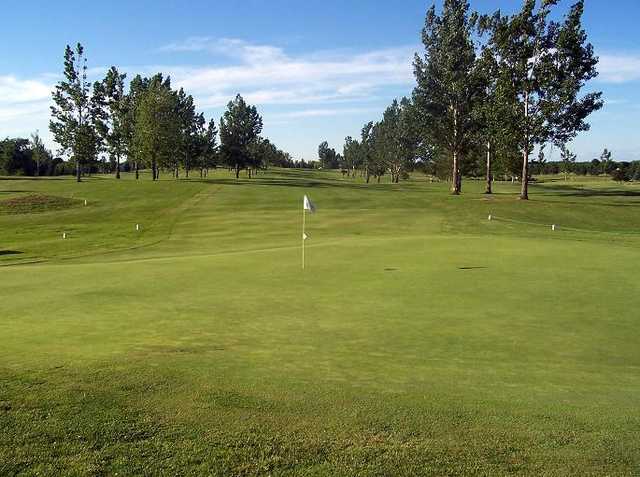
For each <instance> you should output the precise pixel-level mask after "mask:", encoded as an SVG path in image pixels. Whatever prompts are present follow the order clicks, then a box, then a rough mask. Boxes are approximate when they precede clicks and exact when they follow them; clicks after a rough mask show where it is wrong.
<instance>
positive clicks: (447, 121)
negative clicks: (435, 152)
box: [414, 0, 482, 194]
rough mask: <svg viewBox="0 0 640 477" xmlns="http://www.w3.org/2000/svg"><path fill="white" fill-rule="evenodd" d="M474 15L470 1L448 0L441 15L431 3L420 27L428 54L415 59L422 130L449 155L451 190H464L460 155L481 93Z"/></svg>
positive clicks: (416, 91)
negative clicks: (471, 11) (423, 24)
mask: <svg viewBox="0 0 640 477" xmlns="http://www.w3.org/2000/svg"><path fill="white" fill-rule="evenodd" d="M475 20H476V15H475V14H473V15H470V14H469V3H468V2H467V1H466V0H445V1H444V5H443V9H442V14H441V15H437V14H436V10H435V6H432V7H431V8H430V9H429V10H428V11H427V16H426V19H425V26H424V29H423V31H422V43H423V44H424V47H425V53H424V58H421V57H420V56H419V55H417V54H416V56H415V60H414V72H415V76H416V80H417V86H416V89H415V91H414V103H415V105H416V107H417V108H418V112H419V118H420V123H421V125H422V126H423V128H424V129H423V131H424V132H423V134H426V135H428V136H429V139H430V141H429V142H431V143H432V144H435V145H437V146H439V147H441V148H442V149H445V150H447V151H448V152H449V153H450V154H451V158H452V174H451V176H452V187H451V191H452V193H453V194H459V193H460V191H461V189H462V176H461V168H462V167H461V162H462V160H463V157H462V156H463V154H464V153H465V151H466V150H467V148H468V147H469V142H470V140H471V138H472V135H473V132H474V130H475V128H476V124H475V117H474V115H473V109H474V107H475V105H476V104H477V100H478V98H479V96H480V93H481V92H482V82H481V81H480V77H479V75H478V74H477V71H476V68H475V66H476V64H475V61H476V53H475V46H474V43H473V41H472V30H473V28H474V26H475Z"/></svg>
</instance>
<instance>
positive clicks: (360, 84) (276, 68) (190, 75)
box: [157, 37, 415, 108]
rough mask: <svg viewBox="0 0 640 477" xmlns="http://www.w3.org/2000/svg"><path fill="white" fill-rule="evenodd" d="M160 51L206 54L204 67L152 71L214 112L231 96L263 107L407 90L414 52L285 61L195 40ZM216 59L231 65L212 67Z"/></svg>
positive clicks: (248, 47) (238, 45)
mask: <svg viewBox="0 0 640 477" xmlns="http://www.w3.org/2000/svg"><path fill="white" fill-rule="evenodd" d="M160 51H161V52H165V53H167V52H168V53H178V54H179V53H181V52H203V53H206V54H208V55H211V56H210V57H211V64H210V65H205V66H191V67H157V69H158V70H160V71H165V72H167V73H168V74H170V75H171V77H172V79H173V82H174V84H176V85H178V86H182V87H184V88H185V90H187V91H189V92H190V93H191V94H193V95H194V97H196V99H197V100H198V102H199V104H200V106H201V107H204V108H215V107H221V106H223V105H224V104H226V102H227V101H229V100H230V99H231V98H232V97H233V96H234V95H235V94H236V93H241V94H243V96H245V97H246V98H247V99H248V100H249V101H251V102H254V103H256V104H258V105H265V104H310V103H318V102H345V101H367V100H370V99H371V98H372V97H375V96H376V94H377V93H379V92H380V90H382V89H384V88H386V87H389V86H394V87H400V86H403V87H407V90H408V89H409V87H410V85H411V84H412V83H413V73H412V66H411V61H412V57H413V52H414V51H415V48H413V47H401V48H389V49H382V50H376V51H370V52H365V53H344V52H341V53H337V52H321V53H315V54H311V55H302V56H291V55H288V54H286V53H285V52H284V50H283V49H281V48H278V47H275V46H270V45H254V44H250V43H247V42H245V41H242V40H236V39H220V40H215V39H211V38H206V37H198V38H189V39H187V40H185V41H183V42H180V43H172V44H170V45H166V46H164V47H162V48H160ZM219 57H224V58H225V59H226V60H227V61H228V60H231V61H232V64H225V65H220V64H219V63H218V64H216V61H215V60H216V59H219ZM407 92H408V91H407Z"/></svg>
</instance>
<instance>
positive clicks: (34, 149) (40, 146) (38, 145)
mask: <svg viewBox="0 0 640 477" xmlns="http://www.w3.org/2000/svg"><path fill="white" fill-rule="evenodd" d="M48 156H49V152H48V151H47V149H46V148H45V147H44V142H42V138H41V137H40V133H39V132H38V131H36V132H34V133H33V134H32V135H31V159H32V160H33V162H35V165H36V170H35V176H36V177H37V176H39V175H40V166H41V165H42V163H43V162H44V161H46V160H47V159H48Z"/></svg>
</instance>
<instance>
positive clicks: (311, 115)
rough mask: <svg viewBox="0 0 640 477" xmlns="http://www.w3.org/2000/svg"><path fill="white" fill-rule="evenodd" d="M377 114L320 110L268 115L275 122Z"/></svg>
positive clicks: (370, 109)
mask: <svg viewBox="0 0 640 477" xmlns="http://www.w3.org/2000/svg"><path fill="white" fill-rule="evenodd" d="M377 112H379V111H378V110H377V109H374V108H333V109H332V108H321V109H303V110H299V111H288V112H286V113H276V114H271V115H269V117H270V118H273V119H276V120H282V119H296V118H317V117H326V116H343V115H349V114H364V113H367V114H375V113H377Z"/></svg>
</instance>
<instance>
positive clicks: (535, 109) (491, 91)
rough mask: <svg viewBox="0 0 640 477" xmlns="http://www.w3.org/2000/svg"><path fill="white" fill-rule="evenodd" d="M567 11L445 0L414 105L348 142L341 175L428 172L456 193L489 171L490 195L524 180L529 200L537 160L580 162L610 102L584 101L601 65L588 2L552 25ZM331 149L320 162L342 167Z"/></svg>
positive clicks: (546, 3)
mask: <svg viewBox="0 0 640 477" xmlns="http://www.w3.org/2000/svg"><path fill="white" fill-rule="evenodd" d="M558 3H559V0H542V1H536V0H524V1H523V3H522V8H521V9H520V11H519V12H517V13H515V14H514V15H504V14H502V13H501V12H500V11H498V12H496V13H494V14H491V15H481V14H479V13H477V12H471V11H470V7H469V2H468V1H466V0H444V2H443V8H442V11H441V12H440V13H438V12H436V9H435V6H433V7H431V8H430V9H429V10H428V11H427V15H426V20H425V26H424V29H423V31H422V43H423V44H424V52H423V54H422V55H418V54H416V56H415V59H414V72H415V77H416V83H417V84H416V87H415V89H414V90H413V93H412V95H411V97H410V98H402V99H401V100H400V101H394V102H393V103H392V105H391V106H389V107H388V108H387V110H386V111H385V112H384V114H383V117H382V119H381V120H380V121H378V122H371V123H367V124H366V125H365V126H364V127H363V129H362V132H361V136H360V137H359V138H352V137H347V138H346V140H345V144H344V150H343V156H342V158H341V161H340V162H341V163H340V164H339V166H340V167H342V168H343V171H345V172H346V171H348V172H350V173H351V174H355V172H356V170H360V172H361V174H362V175H363V176H365V177H366V180H367V182H368V181H369V180H370V178H371V177H374V178H376V179H377V180H379V178H380V176H382V175H384V174H387V173H388V174H390V175H391V179H392V181H393V182H397V181H398V180H399V179H400V178H402V177H403V176H406V174H407V171H410V170H412V169H414V168H420V169H422V170H425V171H430V172H431V173H432V174H433V175H435V176H438V177H443V178H447V179H448V180H450V181H451V191H452V193H453V194H460V192H461V191H462V177H463V176H465V175H471V176H476V175H477V174H478V173H479V172H480V171H482V172H483V175H484V177H485V179H486V192H487V193H488V194H490V193H491V192H492V182H493V178H494V174H495V173H496V172H497V171H499V172H503V173H505V174H509V175H510V176H511V177H513V178H514V179H515V178H517V179H518V180H520V181H521V183H522V189H521V193H520V197H521V198H522V199H527V198H528V183H529V181H530V180H531V175H532V173H533V170H534V169H532V167H533V166H534V165H535V163H536V161H535V159H534V160H532V159H531V156H532V154H534V152H536V151H537V152H538V156H539V157H538V159H539V161H543V160H544V159H543V158H544V154H545V147H547V146H555V147H558V148H559V149H560V150H562V151H566V154H567V158H566V160H564V162H572V161H570V160H569V159H568V158H569V157H571V153H570V152H569V151H568V150H567V148H566V145H567V144H568V143H569V142H571V140H572V139H574V138H575V137H576V135H577V134H578V133H579V132H581V131H586V130H588V129H589V124H588V123H587V122H586V119H587V117H588V116H589V115H590V114H591V113H592V112H594V111H596V110H598V109H600V108H601V107H602V105H603V102H602V100H601V93H599V92H591V93H587V94H581V91H582V89H583V87H584V86H585V84H586V83H587V82H588V81H589V80H591V79H592V78H594V77H595V76H596V75H597V71H596V65H597V63H598V59H597V57H596V56H595V55H594V52H593V47H592V45H591V44H590V43H588V41H587V35H586V33H585V31H584V28H583V26H582V16H583V13H584V1H583V0H578V1H577V2H575V3H574V4H573V5H572V6H571V7H570V8H569V9H568V11H566V12H565V14H564V17H563V18H562V20H561V21H556V20H553V19H552V18H556V17H558V16H559V15H558V12H555V9H556V8H557V6H558ZM323 144H324V143H323ZM327 149H328V145H327V146H326V147H325V146H324V145H321V150H319V159H320V161H321V162H322V163H323V166H324V165H328V164H331V165H335V164H336V163H337V162H338V155H336V154H335V153H334V152H331V150H329V152H328V153H327ZM323 151H324V154H323Z"/></svg>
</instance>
